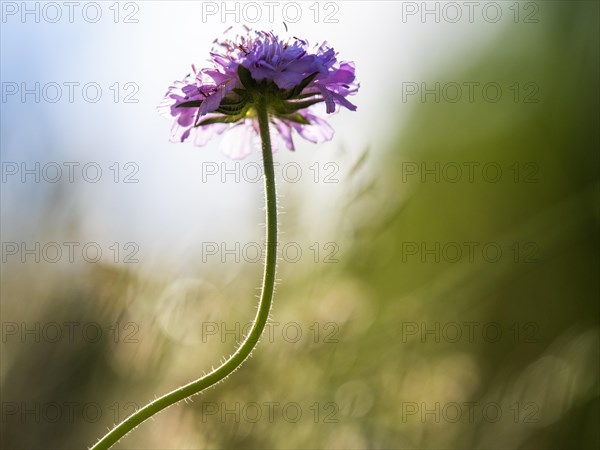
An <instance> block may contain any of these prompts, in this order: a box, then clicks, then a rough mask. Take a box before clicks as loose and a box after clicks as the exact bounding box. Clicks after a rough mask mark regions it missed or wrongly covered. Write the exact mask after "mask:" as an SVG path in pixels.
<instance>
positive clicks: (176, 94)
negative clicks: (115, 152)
mask: <svg viewBox="0 0 600 450" xmlns="http://www.w3.org/2000/svg"><path fill="white" fill-rule="evenodd" d="M215 44H216V45H215V48H214V49H213V51H212V52H211V53H210V55H211V62H212V67H210V68H207V69H202V70H196V69H195V67H194V66H192V69H193V74H190V75H188V76H187V77H186V78H185V79H184V80H183V81H178V82H175V83H174V85H173V86H171V87H170V88H169V90H168V91H167V93H166V95H165V101H164V102H163V104H162V105H161V108H160V109H161V111H162V113H163V114H164V115H166V116H168V117H171V118H173V119H174V123H173V128H172V140H173V141H175V142H184V141H188V140H191V141H193V142H194V144H196V145H198V146H202V145H204V144H206V143H207V142H208V140H209V139H210V138H211V137H212V136H213V135H214V134H221V133H223V132H224V131H225V130H231V132H230V134H231V135H232V137H230V138H229V139H227V140H224V142H223V143H222V149H223V151H224V152H225V153H226V154H228V155H229V156H230V157H232V158H234V159H241V158H244V157H246V156H247V155H248V154H250V153H251V151H252V147H253V140H254V139H253V138H254V137H255V136H256V135H257V134H258V123H257V118H256V111H255V109H254V105H255V103H256V101H257V99H258V98H261V99H262V100H263V101H266V104H267V105H268V114H269V119H270V123H271V130H272V131H273V130H276V131H277V133H276V134H278V135H279V136H280V137H281V139H282V140H283V142H284V143H285V145H286V147H287V148H288V149H290V150H294V142H293V139H292V136H293V133H294V132H296V133H298V134H299V135H300V136H302V137H303V138H305V139H307V140H308V141H311V142H323V141H327V140H330V139H331V138H332V137H333V129H332V128H331V126H330V125H329V124H328V123H327V122H326V121H325V120H323V119H322V118H321V117H319V116H318V114H317V112H316V110H315V105H317V104H319V103H324V104H325V107H326V111H327V113H333V112H335V111H336V110H338V109H339V108H338V107H342V106H343V107H345V108H348V109H349V110H351V111H355V110H356V106H354V105H353V104H352V103H350V102H349V101H348V100H347V98H346V97H347V96H349V95H353V94H355V93H356V92H357V90H358V87H359V85H358V84H357V83H355V75H354V63H352V62H347V61H341V62H338V60H337V58H336V56H337V54H336V53H335V51H334V50H333V49H332V48H329V47H328V46H327V44H325V43H324V44H322V45H320V46H318V47H316V48H315V49H314V50H313V51H310V50H309V48H308V47H309V45H308V42H306V41H303V40H301V39H298V38H293V39H292V40H288V41H283V40H281V39H279V38H278V37H277V36H275V35H274V34H273V33H268V32H262V31H260V32H255V33H253V34H251V33H250V32H249V31H248V33H247V34H246V35H243V36H240V37H238V38H237V39H234V40H225V41H215ZM238 134H239V137H240V139H235V138H234V137H233V136H235V135H238Z"/></svg>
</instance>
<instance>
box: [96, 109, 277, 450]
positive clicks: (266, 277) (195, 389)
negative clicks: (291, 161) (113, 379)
mask: <svg viewBox="0 0 600 450" xmlns="http://www.w3.org/2000/svg"><path fill="white" fill-rule="evenodd" d="M255 107H256V112H257V116H258V123H259V126H260V137H261V141H262V154H263V164H264V171H265V202H266V220H267V224H266V225H267V226H266V228H267V236H266V237H267V242H266V246H267V255H266V259H265V268H264V273H263V284H262V291H261V295H260V302H259V304H258V312H257V313H256V318H255V319H254V323H253V325H252V329H251V330H250V333H249V334H248V335H247V336H246V338H245V340H244V341H243V342H242V344H241V345H240V346H239V348H238V349H237V350H236V351H235V353H233V354H232V355H231V356H230V357H229V358H228V359H227V360H226V361H225V362H224V363H223V364H221V365H220V366H219V367H217V368H216V369H214V370H213V371H212V372H210V373H208V374H207V375H205V376H203V377H201V378H199V379H197V380H195V381H192V382H191V383H188V384H186V385H184V386H182V387H180V388H177V389H175V390H173V391H171V392H169V393H168V394H165V395H163V396H162V397H159V398H157V399H156V400H154V401H152V402H150V403H148V404H147V405H146V406H144V407H143V408H140V409H139V410H137V411H136V412H135V413H133V414H131V415H130V416H129V417H127V418H126V419H125V420H124V421H123V422H121V423H119V424H118V425H117V426H115V427H114V428H113V429H112V430H110V431H109V432H108V433H107V434H106V435H105V436H104V437H102V439H100V440H99V441H98V442H97V443H96V445H94V446H93V447H92V448H91V450H106V449H109V448H110V447H112V446H113V445H114V444H115V443H116V442H117V441H119V440H120V439H121V438H122V437H123V436H125V435H126V434H127V433H129V432H130V431H131V430H133V429H134V428H135V427H137V426H138V425H139V424H141V423H142V422H144V421H145V420H146V419H148V418H150V417H152V416H153V415H155V414H156V413H158V412H160V411H162V410H163V409H165V408H167V407H169V406H171V405H173V404H174V403H177V402H179V401H181V400H184V399H185V398H187V397H190V396H192V395H195V394H198V393H199V392H201V391H203V390H205V389H207V388H209V387H211V386H213V385H215V384H217V383H218V382H219V381H221V380H223V379H225V378H226V377H227V376H228V375H230V374H231V373H232V372H233V371H235V370H236V369H237V368H238V367H240V366H241V364H242V363H243V362H244V361H245V360H246V358H248V356H250V353H251V352H252V350H253V349H254V347H256V344H257V343H258V340H259V338H260V336H261V334H262V332H263V330H264V328H265V325H266V323H267V320H268V318H269V312H270V310H271V304H272V301H273V292H274V287H275V269H276V262H277V261H276V260H277V198H276V191H275V173H274V170H273V152H272V150H271V137H270V135H269V117H268V113H267V107H266V103H265V101H264V99H262V98H261V99H258V101H257V103H256V105H255Z"/></svg>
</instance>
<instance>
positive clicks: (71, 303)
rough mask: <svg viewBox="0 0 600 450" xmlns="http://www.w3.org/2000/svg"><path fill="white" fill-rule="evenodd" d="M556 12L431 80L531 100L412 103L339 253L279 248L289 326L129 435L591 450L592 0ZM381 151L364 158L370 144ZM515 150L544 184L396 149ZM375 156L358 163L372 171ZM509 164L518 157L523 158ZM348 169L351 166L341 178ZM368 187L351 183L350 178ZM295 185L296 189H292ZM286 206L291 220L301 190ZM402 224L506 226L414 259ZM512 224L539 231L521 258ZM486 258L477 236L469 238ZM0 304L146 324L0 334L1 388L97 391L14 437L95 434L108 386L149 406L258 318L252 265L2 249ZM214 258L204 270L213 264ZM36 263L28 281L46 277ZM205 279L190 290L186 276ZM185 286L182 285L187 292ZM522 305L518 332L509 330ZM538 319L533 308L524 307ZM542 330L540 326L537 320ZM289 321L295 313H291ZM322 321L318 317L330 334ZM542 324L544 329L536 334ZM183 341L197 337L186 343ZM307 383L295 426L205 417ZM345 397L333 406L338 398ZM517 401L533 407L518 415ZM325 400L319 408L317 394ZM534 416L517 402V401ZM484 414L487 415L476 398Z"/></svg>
mask: <svg viewBox="0 0 600 450" xmlns="http://www.w3.org/2000/svg"><path fill="white" fill-rule="evenodd" d="M543 13H544V14H543V21H542V22H541V23H539V24H536V25H535V26H531V27H529V26H527V27H525V26H524V27H520V28H517V27H515V28H510V30H509V31H510V32H507V33H506V34H504V35H502V36H500V37H499V38H498V42H496V43H495V44H494V45H493V46H491V47H490V48H489V49H488V50H487V52H486V53H485V54H484V55H483V56H482V58H481V59H480V60H479V61H472V63H471V65H470V67H463V68H461V70H460V71H458V70H457V69H454V71H455V72H454V73H445V74H437V77H432V80H433V81H432V82H435V81H442V82H443V80H447V81H449V82H452V81H457V82H459V83H461V82H463V81H482V82H486V81H496V82H498V83H500V84H501V85H502V86H507V85H510V84H513V83H514V82H516V81H518V82H520V83H526V82H535V83H537V84H538V85H539V86H540V91H539V95H538V97H539V99H540V101H539V102H538V103H530V104H525V103H522V102H519V103H515V102H513V101H512V99H511V98H510V97H509V96H506V95H505V96H504V97H503V99H502V101H501V102H499V103H485V102H481V101H478V102H475V103H468V102H464V101H462V102H458V103H456V104H450V103H445V102H441V103H434V102H427V103H419V102H411V103H408V104H402V103H401V102H400V93H399V92H398V93H397V97H398V105H400V107H403V108H404V107H406V108H412V115H411V117H410V122H409V124H408V126H405V127H402V130H404V131H403V132H402V133H400V134H398V135H396V136H392V137H391V142H393V145H390V147H389V148H388V149H387V150H386V152H385V155H384V156H383V158H382V160H381V161H378V162H377V173H375V174H374V175H372V176H369V177H367V178H368V179H367V180H366V181H365V178H364V177H363V179H362V180H361V183H364V185H353V186H350V187H352V189H349V192H353V193H356V192H358V193H360V195H358V196H356V197H352V196H350V195H349V197H348V204H349V205H350V206H349V208H347V209H343V208H340V214H341V213H342V211H345V213H344V214H345V215H344V217H343V219H341V220H340V223H342V222H350V223H351V224H352V230H353V231H352V232H351V233H350V232H348V231H347V230H346V229H345V228H344V227H343V226H342V225H340V236H344V238H343V239H341V241H340V245H341V246H343V247H344V249H346V250H345V251H344V255H343V258H342V259H341V263H340V264H333V265H308V266H306V265H304V266H300V265H298V266H290V265H286V263H282V265H281V267H280V275H281V277H282V279H283V282H282V283H281V285H280V286H279V288H278V291H277V295H276V305H275V309H274V312H273V320H274V321H276V322H278V323H280V324H285V323H289V322H297V323H299V324H300V325H301V328H302V330H303V331H304V336H303V338H302V339H301V340H300V341H299V342H298V343H295V344H292V343H290V342H287V341H286V340H284V339H281V335H280V334H277V332H276V334H275V336H276V339H275V340H274V342H270V341H269V340H268V339H265V340H263V343H262V344H261V345H260V346H259V348H258V350H257V351H256V352H255V353H254V355H253V358H252V359H251V360H250V361H248V362H247V363H246V365H245V366H244V367H243V369H242V370H240V371H239V372H237V373H235V374H234V375H233V376H232V377H230V378H229V379H228V380H227V381H226V382H225V383H223V384H221V385H219V386H218V387H217V388H215V389H212V390H210V391H209V392H207V393H205V394H203V395H202V396H200V397H197V398H195V399H194V402H193V403H190V404H188V405H186V406H184V405H179V406H178V407H175V408H171V409H169V410H168V411H166V412H164V413H163V414H161V415H160V416H159V417H157V418H156V419H155V420H153V421H150V422H149V423H146V424H143V425H142V426H141V427H140V428H139V429H138V430H136V431H135V432H134V433H133V434H132V435H131V436H129V437H128V438H127V439H126V440H124V441H123V442H122V443H120V444H119V445H118V448H531V449H540V448H547V449H558V448H597V447H598V446H599V445H600V438H599V432H598V428H597V423H598V419H600V417H599V410H598V394H599V391H598V364H599V359H598V332H599V328H598V327H599V323H598V317H599V310H598V294H599V292H598V281H597V279H598V269H599V267H598V235H597V230H598V218H599V215H598V155H599V154H598V148H599V147H598V144H599V142H600V139H599V127H598V124H599V118H600V112H599V105H598V98H599V95H598V94H599V92H598V80H599V75H600V73H599V70H598V68H599V65H598V63H599V59H598V55H599V52H598V50H599V49H598V37H599V36H598V4H597V3H592V2H578V3H576V4H568V5H567V4H566V3H564V4H563V3H552V6H551V7H548V6H546V5H545V6H544V8H543ZM375 152H376V150H375V149H371V151H370V153H369V154H368V156H367V157H368V158H372V156H373V153H375ZM471 161H475V162H479V163H481V164H485V163H486V162H495V163H498V164H500V165H501V166H502V167H503V168H506V167H507V166H508V165H509V164H512V163H515V162H519V163H520V164H521V167H524V165H525V164H527V163H534V164H535V167H538V168H539V171H538V172H537V174H536V179H537V182H534V183H524V182H514V181H513V180H512V179H511V176H509V174H508V173H506V174H505V176H503V177H502V179H501V180H500V182H498V183H487V182H484V181H482V180H481V178H480V177H478V179H477V180H476V181H475V182H474V183H470V182H468V181H467V180H465V178H464V177H463V179H462V180H461V181H459V182H458V183H448V182H444V181H442V182H440V183H435V182H431V181H429V182H426V183H422V182H420V180H419V177H418V176H413V177H410V178H409V179H408V181H404V180H403V178H402V167H403V163H404V164H406V163H418V164H420V163H426V164H429V166H430V167H431V166H432V165H433V164H435V163H436V162H440V163H442V164H444V163H449V162H451V163H458V164H462V163H465V162H471ZM361 170H366V169H365V168H364V167H362V168H361V167H359V168H357V172H360V171H361ZM510 175H512V173H510ZM348 183H349V185H351V183H353V181H352V180H349V181H348ZM352 195H354V194H352ZM290 202H293V199H290ZM287 210H288V215H286V216H284V221H283V222H284V223H283V227H284V229H285V226H286V225H285V224H286V222H287V223H293V214H292V213H291V211H290V210H291V208H289V207H288V208H287ZM407 242H409V243H410V242H416V243H422V242H424V243H427V244H428V245H430V246H431V245H433V244H434V243H435V242H441V243H446V242H457V243H463V242H481V243H486V242H494V243H498V244H499V245H500V246H501V247H502V249H503V250H505V253H504V255H503V257H502V258H501V259H500V260H499V261H498V262H496V263H491V262H487V261H484V260H483V259H482V258H481V257H480V256H476V259H475V262H473V263H471V262H469V261H468V260H466V258H462V259H461V260H459V261H457V262H448V261H441V262H439V263H435V262H432V261H431V260H428V261H427V262H425V263H423V262H421V261H420V260H419V258H418V257H411V258H406V259H403V253H402V252H403V244H404V245H405V243H407ZM515 242H519V243H521V244H524V243H528V242H533V243H535V244H536V247H535V249H537V252H536V254H535V257H536V259H535V261H531V262H526V261H525V260H524V258H523V257H521V258H519V260H518V261H517V262H515V261H514V259H513V258H512V256H513V255H512V254H511V253H510V250H509V249H510V247H511V245H513V244H514V243H515ZM476 255H479V253H476ZM2 270H3V280H5V282H4V283H3V297H4V298H8V299H10V304H8V305H6V303H4V301H3V310H4V313H5V315H6V316H5V317H4V318H3V320H4V321H17V322H18V321H21V320H24V321H27V322H30V323H31V322H34V321H36V320H37V321H42V322H48V321H57V322H64V321H69V320H72V321H77V322H82V323H85V322H96V323H102V324H110V323H114V322H119V323H121V324H125V323H128V322H134V323H135V324H137V326H139V333H137V334H136V337H137V338H138V340H139V342H137V343H132V344H127V345H125V344H123V342H122V341H121V342H119V343H116V344H113V343H111V342H110V340H103V341H102V342H101V343H100V344H87V345H86V344H84V343H81V342H79V343H78V344H77V345H68V344H61V345H53V344H49V343H46V344H41V345H40V344H31V343H30V344H26V345H24V344H21V343H18V342H9V343H7V344H3V355H2V358H3V360H2V362H3V364H2V397H3V402H36V401H37V402H66V401H75V402H86V401H88V402H97V403H100V404H101V405H102V407H103V409H104V410H103V412H104V416H103V417H102V418H101V419H100V420H99V421H97V422H95V423H89V422H86V421H82V420H75V422H74V423H68V422H66V421H64V420H61V421H58V422H56V423H49V422H48V421H43V420H42V421H37V422H36V421H28V422H27V423H23V421H19V420H18V417H16V418H15V417H9V418H8V419H6V420H5V419H4V417H3V420H2V439H1V443H2V448H7V449H8V448H10V449H16V448H81V447H83V446H86V445H90V444H91V443H92V442H94V439H96V438H97V437H98V436H99V434H100V433H101V432H102V431H103V430H104V429H105V428H106V427H107V426H109V425H110V424H112V422H113V420H112V411H111V410H110V405H112V404H114V403H115V402H119V406H118V409H119V412H120V418H123V414H125V413H126V408H127V406H126V404H127V402H135V403H136V404H138V405H141V404H143V403H145V402H146V401H148V400H149V399H151V398H152V397H153V395H155V394H160V393H163V392H164V391H165V390H167V389H170V388H172V387H173V386H175V385H177V384H178V383H183V382H186V381H188V380H190V379H191V378H194V377H195V376H197V375H198V371H199V370H206V369H208V368H209V367H210V366H211V365H212V364H215V363H216V362H217V361H218V360H219V358H220V357H221V356H223V355H225V354H227V353H228V352H230V351H231V350H232V348H233V345H234V340H233V338H231V337H230V338H228V339H226V340H225V342H220V340H219V339H216V338H215V339H211V340H209V341H207V342H202V340H201V339H200V338H199V336H200V333H199V330H198V328H197V325H195V323H196V322H197V321H204V322H207V321H214V322H219V323H221V322H224V323H227V324H229V325H230V324H232V323H234V322H235V321H239V322H241V323H246V322H247V321H248V320H249V318H250V317H252V314H253V312H254V309H253V308H254V304H253V303H252V302H253V301H254V300H253V297H252V296H251V295H250V294H249V293H254V292H255V291H254V288H255V287H256V283H257V280H258V278H257V274H258V272H259V270H258V268H253V269H251V270H249V271H248V273H247V277H243V278H239V279H235V280H233V281H232V282H226V281H224V280H220V279H218V273H219V272H218V270H212V269H210V268H209V269H206V270H204V268H203V274H206V273H209V274H210V277H208V276H207V277H206V278H204V279H203V280H204V281H202V282H201V283H197V284H194V282H190V284H186V282H185V281H182V280H173V279H170V278H169V276H167V275H161V274H157V275H156V276H155V277H152V278H151V279H150V278H148V277H146V276H144V275H141V274H135V273H132V272H127V271H124V270H123V269H121V268H110V267H104V266H99V265H94V268H93V269H92V270H90V271H88V272H85V273H84V274H79V275H78V276H76V277H73V274H72V273H69V272H65V273H63V272H61V271H60V270H58V269H56V270H54V271H52V272H47V273H45V274H44V273H43V271H41V270H40V269H39V268H38V267H36V268H33V269H31V268H27V267H25V266H22V265H21V266H10V265H3V269H2ZM199 276H202V274H199ZM29 280H35V283H31V282H30V281H29ZM190 291H193V293H194V296H192V297H191V298H186V297H185V295H184V294H186V293H189V292H190ZM179 292H181V293H182V298H181V299H178V298H177V293H179ZM315 322H318V323H320V324H321V325H322V324H326V323H328V322H333V323H335V324H337V326H338V327H339V331H338V332H337V333H335V336H334V337H335V339H338V341H339V342H337V343H335V342H331V343H325V342H323V339H324V336H323V335H321V337H320V339H319V342H317V343H315V342H314V340H313V335H311V334H309V333H310V332H309V330H310V328H309V327H310V326H311V325H312V324H313V323H315ZM436 322H439V323H440V324H442V325H443V324H448V323H459V324H463V323H464V322H476V323H480V324H486V323H492V322H493V323H497V324H499V325H500V326H501V327H502V330H503V332H504V333H505V334H504V337H503V339H501V340H500V341H499V342H496V343H492V342H488V341H486V340H485V339H482V338H481V335H480V334H476V335H475V336H477V338H476V339H475V341H474V342H472V343H470V342H466V341H465V339H463V340H461V341H460V342H458V343H451V342H448V341H444V340H442V341H441V342H439V343H436V342H432V340H431V338H430V339H429V340H428V342H426V343H422V342H421V341H420V340H419V337H420V336H417V337H416V338H411V339H406V337H407V336H406V334H405V333H404V332H405V331H406V328H403V326H406V325H407V324H411V323H416V324H422V323H424V324H426V326H427V327H428V328H432V327H433V326H434V325H435V323H436ZM515 324H519V325H518V328H517V329H518V330H519V331H520V332H521V334H520V336H519V339H518V340H517V342H515V340H514V339H513V333H514V329H512V328H511V327H513V326H514V325H515ZM526 324H533V325H526ZM532 326H533V327H534V328H531V327H532ZM279 330H280V328H279ZM324 331H325V330H322V332H324ZM532 332H533V333H534V335H535V342H526V338H527V337H528V336H531V335H532V334H531V333H532ZM189 355H193V356H192V357H190V356H189ZM211 402H214V403H216V404H218V405H220V404H221V403H222V402H225V404H227V405H229V407H231V405H233V404H235V403H236V402H240V403H241V404H242V405H248V404H249V403H252V402H256V403H258V404H261V405H263V404H264V403H265V402H279V403H281V404H285V403H287V402H299V403H300V404H301V405H302V409H303V414H304V416H303V418H302V420H299V421H298V422H296V423H293V422H291V421H289V420H284V418H282V416H281V413H279V414H276V415H275V417H274V420H273V421H269V420H266V419H264V418H263V419H262V420H260V421H258V422H256V423H252V422H251V421H248V420H242V421H240V422H239V423H237V422H235V421H234V420H227V421H223V420H219V415H218V414H217V415H216V416H210V417H207V415H206V411H205V410H204V409H203V408H205V407H206V405H207V404H213V403H211ZM329 402H331V403H334V404H335V405H337V407H339V411H337V413H336V414H335V418H336V419H337V420H338V421H337V422H334V423H324V421H323V416H324V415H326V414H327V412H328V411H327V410H325V409H324V405H327V404H328V403H329ZM406 402H411V403H413V402H414V403H417V404H420V403H421V402H427V403H428V404H429V405H432V404H434V403H436V402H438V403H442V404H447V403H448V402H458V403H459V404H462V403H464V402H478V403H479V404H486V403H489V402H498V403H499V404H501V405H502V410H503V413H504V414H505V420H502V421H501V422H499V423H488V422H486V421H483V420H476V421H475V423H469V422H468V420H465V419H463V420H461V421H459V422H457V423H450V422H448V421H443V420H442V421H439V422H435V421H433V420H429V421H424V422H423V421H421V420H419V416H416V417H411V418H409V419H408V420H403V416H402V411H403V409H402V408H403V404H406ZM515 402H520V404H521V405H523V404H533V405H535V406H536V407H537V408H538V410H537V411H538V414H536V418H537V419H538V420H537V421H535V422H533V423H523V421H522V417H521V420H520V421H518V423H515V422H514V421H513V420H512V416H511V414H512V413H513V411H512V410H510V405H512V404H514V403H515ZM314 403H318V404H319V409H320V411H319V412H320V417H319V420H318V421H317V423H315V420H314V418H313V413H314V411H312V410H310V409H309V407H310V406H311V405H312V404H314ZM520 412H521V413H524V411H520ZM479 419H481V418H480V417H479Z"/></svg>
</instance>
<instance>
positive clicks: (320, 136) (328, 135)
mask: <svg viewBox="0 0 600 450" xmlns="http://www.w3.org/2000/svg"><path fill="white" fill-rule="evenodd" d="M306 118H307V119H308V120H309V121H310V123H311V124H310V125H301V124H294V125H298V126H295V127H294V128H295V129H296V131H297V132H298V134H299V135H300V136H302V137H303V138H304V139H306V140H307V141H310V142H313V143H315V144H317V143H320V142H326V141H330V140H331V139H332V138H333V135H334V133H335V132H334V130H333V128H332V127H331V125H329V123H328V122H327V121H326V120H323V119H321V118H320V117H318V116H315V115H313V114H310V113H308V114H306Z"/></svg>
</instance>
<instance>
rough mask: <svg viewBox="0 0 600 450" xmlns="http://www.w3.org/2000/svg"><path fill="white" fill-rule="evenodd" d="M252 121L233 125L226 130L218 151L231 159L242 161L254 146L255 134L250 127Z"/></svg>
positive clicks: (248, 120)
mask: <svg viewBox="0 0 600 450" xmlns="http://www.w3.org/2000/svg"><path fill="white" fill-rule="evenodd" d="M251 122H252V120H250V119H246V120H245V121H244V122H240V123H238V124H235V125H234V126H232V127H231V128H229V129H228V130H227V133H226V134H225V136H224V137H223V139H222V140H221V144H220V145H219V148H220V150H221V151H222V152H223V153H224V154H226V155H227V156H229V157H230V158H231V159H244V158H245V157H246V156H248V155H249V154H250V153H252V150H253V149H254V148H255V146H256V138H257V136H256V133H255V132H254V128H253V126H252V123H251Z"/></svg>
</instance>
